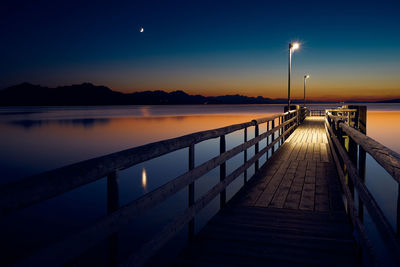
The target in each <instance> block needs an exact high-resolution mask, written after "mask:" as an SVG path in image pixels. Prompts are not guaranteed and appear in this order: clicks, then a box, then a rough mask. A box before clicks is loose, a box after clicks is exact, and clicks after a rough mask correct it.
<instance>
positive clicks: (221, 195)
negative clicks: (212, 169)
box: [219, 135, 226, 209]
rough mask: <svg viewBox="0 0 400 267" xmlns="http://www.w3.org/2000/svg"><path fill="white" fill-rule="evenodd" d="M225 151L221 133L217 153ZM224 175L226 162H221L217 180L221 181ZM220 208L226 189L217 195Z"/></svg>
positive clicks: (223, 136) (223, 201) (223, 204)
mask: <svg viewBox="0 0 400 267" xmlns="http://www.w3.org/2000/svg"><path fill="white" fill-rule="evenodd" d="M225 151H226V141H225V135H221V137H220V142H219V153H220V154H222V153H224V152H225ZM225 177H226V162H224V163H221V165H220V166H219V180H220V182H222V181H223V180H224V179H225ZM219 200H220V201H219V202H220V208H221V209H222V208H223V207H224V206H225V203H226V189H224V190H222V191H221V193H220V195H219Z"/></svg>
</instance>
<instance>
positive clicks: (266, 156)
mask: <svg viewBox="0 0 400 267" xmlns="http://www.w3.org/2000/svg"><path fill="white" fill-rule="evenodd" d="M268 131H269V121H267V132H268ZM269 137H270V135H268V136H267V138H266V139H267V146H269ZM268 155H269V149H267V152H266V153H265V161H268Z"/></svg>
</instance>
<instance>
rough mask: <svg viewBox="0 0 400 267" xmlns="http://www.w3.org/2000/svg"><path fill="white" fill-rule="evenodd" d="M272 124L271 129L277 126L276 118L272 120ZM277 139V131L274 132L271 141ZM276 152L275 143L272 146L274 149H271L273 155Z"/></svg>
mask: <svg viewBox="0 0 400 267" xmlns="http://www.w3.org/2000/svg"><path fill="white" fill-rule="evenodd" d="M271 123H272V125H271V129H274V128H275V119H273V120H272V121H271ZM274 140H275V131H274V132H273V133H272V140H271V143H273V142H274ZM274 153H275V145H273V146H272V150H271V156H272V155H273V154H274Z"/></svg>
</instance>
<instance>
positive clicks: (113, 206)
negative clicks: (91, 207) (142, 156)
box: [107, 170, 119, 266]
mask: <svg viewBox="0 0 400 267" xmlns="http://www.w3.org/2000/svg"><path fill="white" fill-rule="evenodd" d="M118 184H119V177H118V171H117V170H115V171H113V172H112V173H110V174H109V175H108V176H107V214H110V213H113V212H114V211H116V210H118V208H119V186H118ZM108 248H109V266H118V233H113V234H111V235H110V236H109V237H108Z"/></svg>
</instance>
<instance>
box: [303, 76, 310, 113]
mask: <svg viewBox="0 0 400 267" xmlns="http://www.w3.org/2000/svg"><path fill="white" fill-rule="evenodd" d="M308 78H310V75H309V74H306V75H304V106H306V80H307V79H308Z"/></svg>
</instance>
